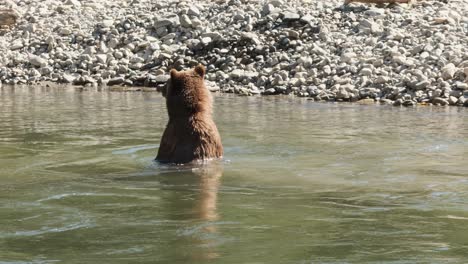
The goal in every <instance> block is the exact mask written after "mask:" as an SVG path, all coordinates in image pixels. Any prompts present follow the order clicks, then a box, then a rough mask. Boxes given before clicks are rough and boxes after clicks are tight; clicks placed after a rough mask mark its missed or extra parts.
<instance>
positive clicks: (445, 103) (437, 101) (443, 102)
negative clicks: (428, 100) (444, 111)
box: [432, 97, 449, 106]
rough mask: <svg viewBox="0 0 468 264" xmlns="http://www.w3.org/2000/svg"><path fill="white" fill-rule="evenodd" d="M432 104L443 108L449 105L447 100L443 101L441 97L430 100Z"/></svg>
mask: <svg viewBox="0 0 468 264" xmlns="http://www.w3.org/2000/svg"><path fill="white" fill-rule="evenodd" d="M432 103H433V104H435V105H441V106H445V105H448V104H449V101H448V100H447V99H444V98H441V97H436V98H434V99H432Z"/></svg>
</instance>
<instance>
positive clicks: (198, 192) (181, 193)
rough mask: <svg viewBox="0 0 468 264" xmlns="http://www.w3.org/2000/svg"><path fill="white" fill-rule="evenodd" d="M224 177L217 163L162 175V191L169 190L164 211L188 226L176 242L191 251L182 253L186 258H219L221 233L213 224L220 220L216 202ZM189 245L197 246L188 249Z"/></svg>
mask: <svg viewBox="0 0 468 264" xmlns="http://www.w3.org/2000/svg"><path fill="white" fill-rule="evenodd" d="M222 175H223V166H222V164H218V163H212V164H204V165H199V166H192V167H191V168H190V167H189V168H184V169H183V170H182V171H172V172H168V173H162V174H161V175H160V177H161V178H160V181H161V184H162V185H163V186H164V187H163V188H164V189H165V190H166V191H170V192H169V193H168V194H169V196H166V199H167V200H166V202H167V203H166V205H167V207H166V208H165V209H166V212H167V213H169V215H168V217H169V219H170V220H176V221H182V222H183V223H187V224H186V225H184V227H183V228H182V229H181V230H180V232H178V235H181V236H180V237H181V239H182V241H177V244H178V245H179V246H180V245H182V248H186V249H187V248H188V249H187V251H185V252H180V253H181V254H183V255H185V254H187V255H186V257H188V258H190V259H192V260H203V259H214V258H217V257H218V256H219V254H218V252H217V251H216V245H217V244H218V242H217V241H216V240H217V238H219V234H218V230H217V227H216V223H214V222H215V221H218V220H220V215H219V213H218V211H217V202H218V190H219V187H220V182H221V176H222ZM187 243H188V244H189V245H193V246H194V247H190V246H189V247H185V246H187Z"/></svg>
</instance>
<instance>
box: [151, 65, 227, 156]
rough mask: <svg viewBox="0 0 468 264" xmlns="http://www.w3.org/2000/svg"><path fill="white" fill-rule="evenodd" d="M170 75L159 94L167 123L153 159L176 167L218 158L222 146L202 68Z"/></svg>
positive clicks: (221, 153) (221, 152) (198, 67)
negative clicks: (164, 106) (161, 96)
mask: <svg viewBox="0 0 468 264" xmlns="http://www.w3.org/2000/svg"><path fill="white" fill-rule="evenodd" d="M170 73H171V78H170V79H169V80H168V81H167V84H166V91H165V93H163V95H164V96H165V97H166V107H167V112H168V114H169V122H168V124H167V126H166V130H165V131H164V133H163V136H162V139H161V143H160V145H159V151H158V155H157V156H156V160H157V161H159V162H163V163H179V164H180V163H189V162H192V161H203V160H208V159H213V158H221V157H222V156H223V146H222V144H221V137H220V136H219V132H218V129H217V128H216V125H215V123H214V121H213V117H212V112H213V99H212V97H211V93H210V91H209V90H208V89H207V88H206V87H205V80H204V78H205V67H204V66H203V65H198V66H196V67H195V68H194V69H192V70H188V71H180V72H178V71H176V70H175V69H172V70H171V72H170Z"/></svg>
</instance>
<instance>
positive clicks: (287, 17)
mask: <svg viewBox="0 0 468 264" xmlns="http://www.w3.org/2000/svg"><path fill="white" fill-rule="evenodd" d="M300 18H301V16H300V15H299V14H298V13H295V12H290V11H286V12H284V13H283V21H286V22H292V21H297V20H299V19H300Z"/></svg>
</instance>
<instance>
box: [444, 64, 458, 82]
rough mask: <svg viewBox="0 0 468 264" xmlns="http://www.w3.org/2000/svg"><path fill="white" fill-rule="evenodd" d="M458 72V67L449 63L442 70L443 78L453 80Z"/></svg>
mask: <svg viewBox="0 0 468 264" xmlns="http://www.w3.org/2000/svg"><path fill="white" fill-rule="evenodd" d="M456 72H457V67H455V65H454V64H453V63H449V64H447V65H445V66H444V67H443V68H442V71H441V77H442V78H443V79H444V80H449V79H452V78H453V76H454V75H455V73H456Z"/></svg>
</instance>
